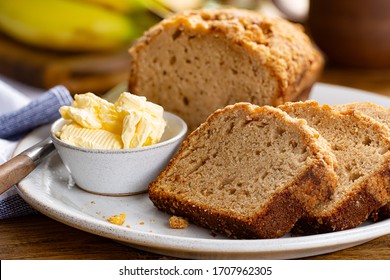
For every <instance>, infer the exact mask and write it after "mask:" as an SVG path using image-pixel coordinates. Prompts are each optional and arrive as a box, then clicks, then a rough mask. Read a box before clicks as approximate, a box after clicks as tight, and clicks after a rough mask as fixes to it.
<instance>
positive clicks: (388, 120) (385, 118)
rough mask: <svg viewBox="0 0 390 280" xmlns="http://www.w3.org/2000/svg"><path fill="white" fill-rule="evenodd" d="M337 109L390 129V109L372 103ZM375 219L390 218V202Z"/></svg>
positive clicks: (389, 188) (380, 209)
mask: <svg viewBox="0 0 390 280" xmlns="http://www.w3.org/2000/svg"><path fill="white" fill-rule="evenodd" d="M335 108H336V109H337V110H346V109H354V110H359V111H360V112H362V113H363V114H365V115H367V116H369V117H371V118H374V119H375V120H377V121H379V122H381V123H383V124H384V125H386V126H387V128H389V129H390V109H388V108H384V107H382V106H379V105H377V104H373V103H371V102H355V103H349V104H343V105H338V106H335ZM388 176H390V174H388ZM388 191H389V192H390V186H389V187H388ZM373 218H374V219H377V218H379V219H380V220H383V219H387V218H390V201H389V202H388V203H387V204H386V205H385V206H383V207H381V208H379V209H378V211H377V212H375V213H373Z"/></svg>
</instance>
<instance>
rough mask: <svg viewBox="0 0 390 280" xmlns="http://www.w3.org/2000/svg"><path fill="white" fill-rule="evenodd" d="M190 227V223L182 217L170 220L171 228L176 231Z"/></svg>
mask: <svg viewBox="0 0 390 280" xmlns="http://www.w3.org/2000/svg"><path fill="white" fill-rule="evenodd" d="M188 225H189V223H188V221H187V220H186V219H184V218H182V217H178V216H172V217H170V218H169V227H170V228H175V229H183V228H187V227H188Z"/></svg>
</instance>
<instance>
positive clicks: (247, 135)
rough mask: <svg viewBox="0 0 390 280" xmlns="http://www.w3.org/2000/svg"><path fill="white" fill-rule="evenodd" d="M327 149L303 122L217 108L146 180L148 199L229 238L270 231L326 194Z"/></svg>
mask: <svg viewBox="0 0 390 280" xmlns="http://www.w3.org/2000/svg"><path fill="white" fill-rule="evenodd" d="M335 164H336V163H335V158H334V155H333V154H332V153H331V152H330V147H329V146H328V145H327V143H326V141H325V140H324V139H323V138H321V137H319V135H318V132H316V131H315V130H314V129H312V128H310V127H309V126H308V125H306V121H304V120H298V119H295V118H291V117H290V116H288V115H287V114H286V113H285V112H283V111H281V110H279V109H277V108H274V107H269V106H264V107H258V106H254V105H251V104H248V103H238V104H235V105H230V106H227V107H226V108H224V109H221V110H217V111H216V112H214V113H213V114H212V115H211V116H209V117H208V118H207V121H206V122H205V123H203V124H202V125H201V126H200V127H199V128H198V129H197V130H195V131H194V132H192V133H191V134H190V135H189V136H188V137H187V138H186V140H185V141H184V142H183V144H182V146H181V148H180V150H179V152H178V153H177V155H176V156H175V157H174V158H173V159H172V160H171V161H170V163H169V165H168V167H167V168H166V169H165V170H164V171H163V172H162V173H161V174H160V175H159V177H158V178H157V179H156V180H155V181H154V182H153V183H151V184H150V186H149V197H150V199H151V200H152V202H153V203H154V205H155V206H156V207H157V208H159V209H160V210H163V211H165V212H168V213H170V214H174V215H177V216H181V217H185V218H188V219H189V220H190V221H192V222H193V223H195V224H198V225H200V226H203V227H207V228H210V229H211V230H212V231H215V232H220V233H223V234H225V235H227V236H230V237H234V238H275V237H280V236H283V235H284V234H286V233H288V232H289V231H290V230H291V228H292V227H293V226H294V224H295V222H296V221H297V220H298V219H299V218H300V217H301V216H302V215H303V214H304V213H306V212H308V211H311V209H312V208H313V207H314V206H315V205H317V204H318V203H319V202H323V201H325V200H326V199H328V198H329V197H330V196H331V194H332V193H333V191H334V188H335V186H336V185H337V184H338V182H337V175H336V173H335V172H334V167H335Z"/></svg>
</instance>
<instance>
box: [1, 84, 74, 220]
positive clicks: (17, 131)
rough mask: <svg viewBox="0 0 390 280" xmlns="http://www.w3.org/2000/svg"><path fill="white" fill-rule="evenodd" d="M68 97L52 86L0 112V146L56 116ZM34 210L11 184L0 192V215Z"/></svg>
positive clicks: (12, 144) (8, 146)
mask: <svg viewBox="0 0 390 280" xmlns="http://www.w3.org/2000/svg"><path fill="white" fill-rule="evenodd" d="M0 94H1V92H0ZM72 101H73V98H72V96H71V94H70V93H69V91H68V90H67V89H66V88H65V87H63V86H56V87H54V88H52V89H50V90H48V91H47V92H45V93H43V94H42V95H40V96H39V97H38V98H35V99H33V100H32V101H31V102H30V103H28V104H27V105H26V106H24V107H22V108H20V109H17V110H16V111H13V112H8V113H5V114H1V112H0V140H1V141H0V149H11V148H15V146H16V145H15V144H16V143H17V140H19V139H20V138H21V137H23V136H24V135H25V134H26V133H27V132H29V131H31V130H32V129H34V128H37V127H39V126H41V125H44V124H48V123H51V122H53V121H54V120H56V119H58V118H59V117H60V114H59V113H58V109H59V108H60V107H61V106H64V105H70V104H71V103H72ZM3 152H8V154H11V153H12V151H3ZM1 163H2V162H0V164H1ZM34 212H35V210H33V209H32V208H31V207H30V206H29V205H28V204H27V203H26V202H25V201H24V200H23V199H22V198H21V197H20V196H19V195H18V194H17V192H16V189H15V187H13V188H11V189H10V190H8V191H7V192H5V193H3V194H2V195H0V219H5V218H11V217H17V216H22V215H27V214H31V213H34Z"/></svg>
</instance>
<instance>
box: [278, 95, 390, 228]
mask: <svg viewBox="0 0 390 280" xmlns="http://www.w3.org/2000/svg"><path fill="white" fill-rule="evenodd" d="M279 108H280V109H282V110H284V111H286V112H287V113H288V114H289V115H290V116H293V117H296V118H303V119H305V120H306V121H307V123H308V124H309V125H310V126H312V127H313V128H315V129H316V130H317V131H318V132H319V133H320V134H321V135H322V136H323V137H324V138H325V139H326V140H327V141H328V142H329V144H330V145H331V146H332V150H333V153H334V154H335V156H336V158H337V162H338V169H337V170H336V171H337V174H338V176H339V186H338V187H337V188H336V190H335V192H334V194H333V196H332V199H331V200H330V201H327V202H324V203H321V204H319V205H317V206H316V207H315V208H314V209H313V210H312V211H310V212H309V214H308V215H306V216H305V217H304V218H302V219H300V221H299V222H298V223H297V225H296V228H295V229H296V230H297V231H298V232H304V233H320V232H331V231H338V230H344V229H348V228H353V227H356V226H358V225H359V224H361V223H362V222H364V221H365V220H366V219H367V218H368V217H369V215H370V214H371V213H372V212H373V211H375V210H377V209H378V208H379V207H381V206H383V205H384V204H385V203H386V202H387V201H389V192H388V188H389V185H390V180H389V175H388V174H389V172H390V151H389V150H390V139H389V131H388V129H387V128H386V127H385V126H384V125H383V124H381V123H379V122H377V121H376V120H374V119H373V118H370V117H368V116H366V115H364V114H362V113H361V112H360V111H356V110H346V111H341V112H339V111H337V110H335V109H332V108H331V107H330V106H327V105H319V104H318V103H317V102H315V101H306V102H296V103H287V104H285V105H282V106H280V107H279Z"/></svg>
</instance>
